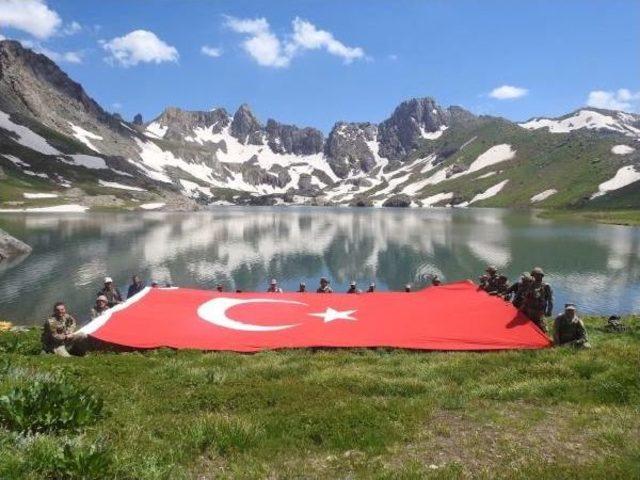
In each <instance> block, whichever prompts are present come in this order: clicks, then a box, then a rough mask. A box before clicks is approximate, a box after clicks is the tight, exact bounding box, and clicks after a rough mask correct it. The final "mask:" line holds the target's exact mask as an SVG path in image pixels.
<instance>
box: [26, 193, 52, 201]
mask: <svg viewBox="0 0 640 480" xmlns="http://www.w3.org/2000/svg"><path fill="white" fill-rule="evenodd" d="M22 196H23V197H24V198H27V199H29V200H31V199H39V198H58V194H56V193H26V192H25V193H23V194H22Z"/></svg>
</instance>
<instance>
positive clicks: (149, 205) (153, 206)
mask: <svg viewBox="0 0 640 480" xmlns="http://www.w3.org/2000/svg"><path fill="white" fill-rule="evenodd" d="M165 205H166V203H162V202H157V203H143V204H142V205H140V208H142V209H143V210H158V209H159V208H162V207H164V206H165Z"/></svg>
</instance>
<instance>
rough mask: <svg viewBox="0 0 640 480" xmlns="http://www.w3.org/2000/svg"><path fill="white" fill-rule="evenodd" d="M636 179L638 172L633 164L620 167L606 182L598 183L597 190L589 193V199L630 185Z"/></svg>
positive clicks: (639, 177) (639, 178)
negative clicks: (591, 193)
mask: <svg viewBox="0 0 640 480" xmlns="http://www.w3.org/2000/svg"><path fill="white" fill-rule="evenodd" d="M638 180H640V172H638V171H636V169H635V167H634V166H633V165H627V166H626V167H622V168H620V169H619V170H618V171H617V172H616V174H615V175H614V176H613V178H610V179H609V180H607V181H606V182H603V183H601V184H600V185H598V191H597V192H596V193H594V194H593V195H591V199H592V200H593V199H594V198H597V197H601V196H602V195H605V194H607V193H608V192H611V191H613V190H618V189H620V188H622V187H626V186H627V185H631V184H632V183H634V182H637V181H638Z"/></svg>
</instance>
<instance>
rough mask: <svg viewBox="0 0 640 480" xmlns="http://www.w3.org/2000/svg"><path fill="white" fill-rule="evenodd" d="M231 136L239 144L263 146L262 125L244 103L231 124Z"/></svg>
mask: <svg viewBox="0 0 640 480" xmlns="http://www.w3.org/2000/svg"><path fill="white" fill-rule="evenodd" d="M231 135H233V136H234V137H236V138H237V139H238V141H240V143H244V144H251V145H262V144H263V132H262V125H260V122H259V121H258V119H257V118H256V116H255V115H254V114H253V112H252V111H251V108H250V107H249V105H247V104H246V103H243V104H242V105H240V108H238V110H237V111H236V113H235V115H234V116H233V121H232V122H231Z"/></svg>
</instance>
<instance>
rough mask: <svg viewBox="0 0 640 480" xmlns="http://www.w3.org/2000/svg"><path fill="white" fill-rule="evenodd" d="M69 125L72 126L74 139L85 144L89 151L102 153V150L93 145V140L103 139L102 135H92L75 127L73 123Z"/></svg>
mask: <svg viewBox="0 0 640 480" xmlns="http://www.w3.org/2000/svg"><path fill="white" fill-rule="evenodd" d="M69 125H71V129H72V130H73V136H74V137H76V138H77V139H78V140H79V141H80V142H82V143H84V144H85V145H86V146H87V147H88V148H89V149H91V150H93V151H94V152H97V153H100V150H98V149H97V148H96V146H95V145H94V144H93V143H91V140H102V137H101V136H100V135H96V134H95V133H91V132H89V131H87V130H85V129H84V128H82V127H79V126H77V125H74V124H73V123H71V122H69Z"/></svg>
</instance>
